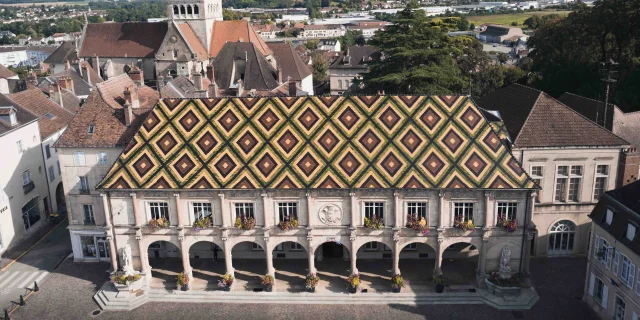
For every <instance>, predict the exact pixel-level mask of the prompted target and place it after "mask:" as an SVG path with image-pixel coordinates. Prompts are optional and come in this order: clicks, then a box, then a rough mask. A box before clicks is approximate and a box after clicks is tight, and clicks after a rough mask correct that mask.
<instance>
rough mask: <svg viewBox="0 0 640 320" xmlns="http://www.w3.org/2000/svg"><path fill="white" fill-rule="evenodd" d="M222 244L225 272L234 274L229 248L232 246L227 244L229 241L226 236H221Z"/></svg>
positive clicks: (231, 248)
mask: <svg viewBox="0 0 640 320" xmlns="http://www.w3.org/2000/svg"><path fill="white" fill-rule="evenodd" d="M222 246H223V247H224V248H223V250H224V265H225V268H226V271H225V272H226V273H227V274H230V275H232V276H233V275H234V270H233V261H232V260H231V259H232V256H231V250H233V246H231V245H230V244H229V241H227V238H226V237H222Z"/></svg>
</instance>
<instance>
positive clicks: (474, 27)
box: [469, 23, 476, 31]
mask: <svg viewBox="0 0 640 320" xmlns="http://www.w3.org/2000/svg"><path fill="white" fill-rule="evenodd" d="M475 29H476V25H475V23H472V24H470V25H469V30H471V31H473V30H475Z"/></svg>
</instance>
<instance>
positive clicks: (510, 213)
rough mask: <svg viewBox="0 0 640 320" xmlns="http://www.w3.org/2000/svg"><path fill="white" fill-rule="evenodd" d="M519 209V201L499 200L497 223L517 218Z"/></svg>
mask: <svg viewBox="0 0 640 320" xmlns="http://www.w3.org/2000/svg"><path fill="white" fill-rule="evenodd" d="M517 211H518V203H516V202H498V214H497V217H496V225H500V224H501V223H502V222H504V221H505V220H507V221H513V220H516V217H517V215H516V213H517Z"/></svg>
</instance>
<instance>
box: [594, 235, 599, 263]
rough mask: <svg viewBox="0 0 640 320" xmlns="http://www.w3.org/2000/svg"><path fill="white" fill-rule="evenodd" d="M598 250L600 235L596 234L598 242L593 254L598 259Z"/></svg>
mask: <svg viewBox="0 0 640 320" xmlns="http://www.w3.org/2000/svg"><path fill="white" fill-rule="evenodd" d="M598 251H600V236H596V243H595V244H594V245H593V256H594V257H595V258H596V260H598Z"/></svg>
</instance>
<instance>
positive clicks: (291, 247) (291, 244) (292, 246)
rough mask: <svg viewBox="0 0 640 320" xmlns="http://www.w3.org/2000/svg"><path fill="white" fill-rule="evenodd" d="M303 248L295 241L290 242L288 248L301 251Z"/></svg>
mask: <svg viewBox="0 0 640 320" xmlns="http://www.w3.org/2000/svg"><path fill="white" fill-rule="evenodd" d="M302 249H304V248H303V247H302V245H301V244H299V243H297V242H291V243H290V245H289V250H291V251H302Z"/></svg>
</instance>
